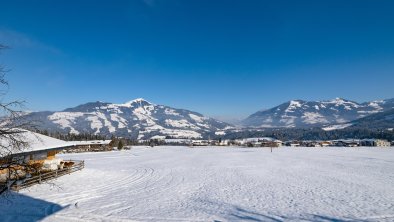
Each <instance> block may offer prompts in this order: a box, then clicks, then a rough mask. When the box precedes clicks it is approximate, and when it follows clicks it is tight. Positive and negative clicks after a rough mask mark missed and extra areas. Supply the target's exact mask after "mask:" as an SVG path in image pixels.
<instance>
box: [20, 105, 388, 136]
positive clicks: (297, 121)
mask: <svg viewBox="0 0 394 222" xmlns="http://www.w3.org/2000/svg"><path fill="white" fill-rule="evenodd" d="M393 108H394V99H387V100H379V101H372V102H365V103H357V102H353V101H349V100H345V99H341V98H336V99H333V100H330V101H303V100H292V101H289V102H286V103H283V104H281V105H279V106H276V107H274V108H271V109H268V110H264V111H258V112H256V113H254V114H252V115H250V116H249V117H247V118H246V119H244V120H242V121H241V126H237V127H235V126H233V125H231V124H228V123H225V122H222V121H218V120H216V119H213V118H209V117H205V116H203V115H202V114H200V113H197V112H193V111H190V110H185V109H176V108H172V107H169V106H164V105H156V104H153V103H151V102H148V101H146V100H144V99H135V100H132V101H130V102H127V103H124V104H114V103H108V102H91V103H86V104H82V105H79V106H76V107H73V108H68V109H65V110H63V111H58V112H56V111H43V112H32V113H29V114H27V115H26V117H27V118H28V119H30V120H33V121H38V124H37V125H38V126H39V127H38V128H39V129H41V130H48V131H51V132H60V133H74V134H80V133H89V134H100V135H106V136H110V135H115V136H121V137H128V138H135V139H150V138H165V137H167V138H207V137H208V136H210V135H224V134H226V132H227V131H232V130H242V128H243V127H245V128H311V127H319V128H323V129H325V130H333V129H340V128H345V127H349V126H364V127H365V126H367V125H370V124H375V126H376V127H386V128H390V127H391V128H393V127H394V126H393V120H392V118H391V119H390V115H392V110H393ZM386 114H387V115H389V117H387V116H386ZM368 117H371V118H368ZM387 118H388V119H389V120H391V122H390V121H385V119H387ZM357 120H359V121H357ZM383 123H384V124H383Z"/></svg>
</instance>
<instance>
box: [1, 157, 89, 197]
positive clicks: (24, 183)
mask: <svg viewBox="0 0 394 222" xmlns="http://www.w3.org/2000/svg"><path fill="white" fill-rule="evenodd" d="M67 162H74V164H73V165H72V166H69V167H64V168H63V169H58V170H54V171H50V172H46V173H38V174H37V175H34V176H31V177H28V178H24V179H21V180H18V181H17V182H16V183H14V185H13V186H11V189H12V190H16V191H18V190H20V189H23V188H26V187H30V186H33V185H34V184H40V183H43V182H45V181H48V180H52V179H56V178H58V177H60V176H63V175H66V174H70V173H73V172H76V171H79V170H82V169H83V168H84V167H85V161H83V160H82V161H80V160H67ZM4 185H5V184H4ZM0 186H1V184H0Z"/></svg>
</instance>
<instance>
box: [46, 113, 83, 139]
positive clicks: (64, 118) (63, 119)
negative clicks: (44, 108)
mask: <svg viewBox="0 0 394 222" xmlns="http://www.w3.org/2000/svg"><path fill="white" fill-rule="evenodd" d="M83 115H84V113H81V112H56V113H54V114H52V115H50V116H48V119H49V120H52V121H53V122H54V123H56V124H59V125H60V127H61V128H63V129H65V128H70V133H74V134H79V132H78V131H77V130H75V129H74V128H73V127H72V126H71V125H72V124H74V123H75V121H76V118H78V117H82V116H83Z"/></svg>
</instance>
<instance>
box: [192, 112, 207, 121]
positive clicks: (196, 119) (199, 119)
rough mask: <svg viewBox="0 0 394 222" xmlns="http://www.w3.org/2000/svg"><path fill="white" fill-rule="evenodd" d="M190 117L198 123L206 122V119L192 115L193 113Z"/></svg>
mask: <svg viewBox="0 0 394 222" xmlns="http://www.w3.org/2000/svg"><path fill="white" fill-rule="evenodd" d="M189 116H190V118H192V119H193V120H194V121H196V122H198V123H201V122H203V121H204V117H201V116H197V115H195V114H192V113H190V114H189Z"/></svg>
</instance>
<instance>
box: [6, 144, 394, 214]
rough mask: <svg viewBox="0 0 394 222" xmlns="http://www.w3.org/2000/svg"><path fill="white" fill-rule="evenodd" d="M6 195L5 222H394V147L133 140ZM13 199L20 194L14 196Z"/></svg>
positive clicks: (87, 156) (90, 155)
mask: <svg viewBox="0 0 394 222" xmlns="http://www.w3.org/2000/svg"><path fill="white" fill-rule="evenodd" d="M60 157H61V158H63V159H84V160H85V163H86V168H85V169H83V170H82V171H79V172H75V173H72V174H70V175H66V176H63V177H60V178H58V179H57V180H56V181H53V182H54V183H55V186H53V185H50V184H41V185H35V186H33V187H31V188H29V189H26V190H22V191H21V192H20V193H18V194H15V195H13V196H11V197H9V198H8V200H7V201H1V202H0V208H1V209H2V210H1V211H0V218H1V220H2V221H23V220H24V221H36V220H44V221H66V222H67V221H133V220H135V221H215V220H216V221H289V220H290V221H393V219H394V213H393V212H394V202H393V201H392V200H393V199H394V190H393V188H392V184H394V149H392V148H287V147H286V148H277V149H274V150H273V152H272V153H271V152H270V149H265V148H230V147H225V148H187V147H155V148H146V147H133V148H132V149H131V150H130V151H118V152H104V153H79V154H65V155H62V156H60ZM9 200H11V201H9Z"/></svg>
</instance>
